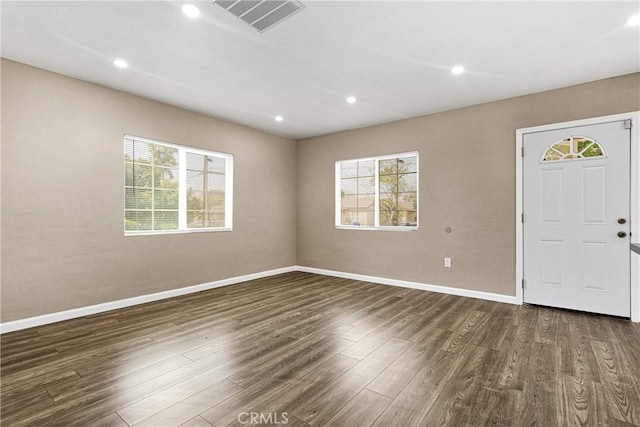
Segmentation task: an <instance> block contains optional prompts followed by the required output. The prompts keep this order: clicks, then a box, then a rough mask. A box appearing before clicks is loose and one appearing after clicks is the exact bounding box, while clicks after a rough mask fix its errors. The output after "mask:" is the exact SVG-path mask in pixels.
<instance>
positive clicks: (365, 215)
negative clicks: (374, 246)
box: [357, 209, 375, 227]
mask: <svg viewBox="0 0 640 427" xmlns="http://www.w3.org/2000/svg"><path fill="white" fill-rule="evenodd" d="M374 217H375V211H373V210H361V209H358V218H357V222H358V225H360V226H363V227H373V226H374V225H375V220H374Z"/></svg>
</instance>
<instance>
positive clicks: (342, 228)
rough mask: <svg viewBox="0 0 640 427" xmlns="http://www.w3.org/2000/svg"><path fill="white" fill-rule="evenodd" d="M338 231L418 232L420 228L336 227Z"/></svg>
mask: <svg viewBox="0 0 640 427" xmlns="http://www.w3.org/2000/svg"><path fill="white" fill-rule="evenodd" d="M336 229H337V230H367V231H418V227H407V226H397V227H359V226H353V225H336Z"/></svg>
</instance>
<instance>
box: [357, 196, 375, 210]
mask: <svg viewBox="0 0 640 427" xmlns="http://www.w3.org/2000/svg"><path fill="white" fill-rule="evenodd" d="M375 197H376V196H375V195H374V194H369V195H364V196H363V195H358V200H357V202H358V210H362V209H365V210H371V211H372V210H374V208H375V207H374V205H375Z"/></svg>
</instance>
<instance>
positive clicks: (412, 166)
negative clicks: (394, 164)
mask: <svg viewBox="0 0 640 427" xmlns="http://www.w3.org/2000/svg"><path fill="white" fill-rule="evenodd" d="M398 165H399V169H400V171H401V172H409V173H412V172H417V171H418V158H417V157H416V156H411V157H399V158H398Z"/></svg>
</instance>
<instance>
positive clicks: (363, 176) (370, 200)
mask: <svg viewBox="0 0 640 427" xmlns="http://www.w3.org/2000/svg"><path fill="white" fill-rule="evenodd" d="M336 227H339V228H359V229H405V230H407V229H416V228H417V227H418V153H417V152H410V153H400V154H390V155H385V156H376V157H368V158H362V159H353V160H344V161H339V162H336Z"/></svg>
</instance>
